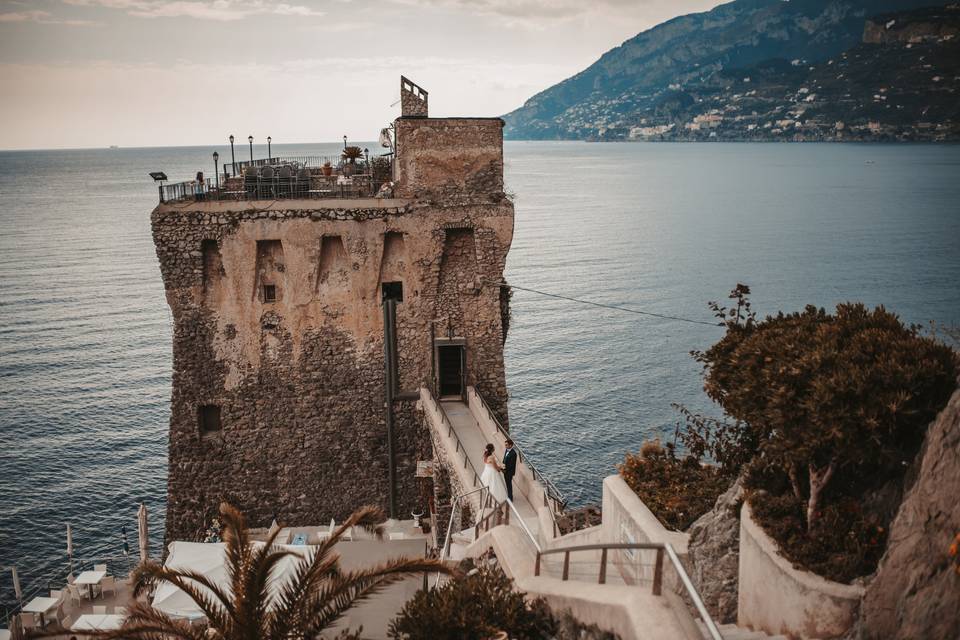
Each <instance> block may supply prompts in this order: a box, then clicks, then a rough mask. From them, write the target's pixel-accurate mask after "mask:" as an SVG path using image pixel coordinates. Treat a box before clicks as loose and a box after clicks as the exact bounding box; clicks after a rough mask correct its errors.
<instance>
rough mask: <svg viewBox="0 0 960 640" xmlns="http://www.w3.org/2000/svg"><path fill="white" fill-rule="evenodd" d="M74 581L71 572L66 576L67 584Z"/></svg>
mask: <svg viewBox="0 0 960 640" xmlns="http://www.w3.org/2000/svg"><path fill="white" fill-rule="evenodd" d="M76 581H77V579H76V578H74V577H73V574H72V573H71V574H70V575H68V576H67V584H73V583H74V582H76Z"/></svg>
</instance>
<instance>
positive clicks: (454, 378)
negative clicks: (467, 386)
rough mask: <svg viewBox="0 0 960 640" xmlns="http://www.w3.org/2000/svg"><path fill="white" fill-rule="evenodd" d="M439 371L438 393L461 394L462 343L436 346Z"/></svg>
mask: <svg viewBox="0 0 960 640" xmlns="http://www.w3.org/2000/svg"><path fill="white" fill-rule="evenodd" d="M437 351H438V354H437V355H438V359H439V361H440V362H439V365H440V366H439V373H440V395H441V396H462V395H463V369H464V366H463V365H464V362H463V360H464V354H463V346H462V345H446V346H440V347H438V348H437Z"/></svg>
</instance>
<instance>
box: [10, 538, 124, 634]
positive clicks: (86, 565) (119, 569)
mask: <svg viewBox="0 0 960 640" xmlns="http://www.w3.org/2000/svg"><path fill="white" fill-rule="evenodd" d="M139 562H140V554H139V553H138V552H134V553H131V554H130V555H125V556H124V555H118V556H97V557H95V558H86V559H80V558H74V559H73V560H72V561H70V562H66V561H65V562H64V567H63V573H60V572H57V573H56V574H55V575H51V574H50V573H47V574H46V575H45V576H44V577H41V578H40V580H39V581H33V582H32V583H31V586H29V587H26V588H25V589H23V591H22V595H23V598H22V599H21V601H19V602H17V603H16V604H14V605H13V606H5V607H4V608H3V622H4V623H5V624H4V626H5V627H6V628H8V629H9V628H10V625H11V623H12V619H13V617H14V616H16V615H19V614H20V613H21V610H22V609H23V605H24V604H25V603H27V602H30V601H31V600H33V599H34V598H36V597H37V596H42V595H49V593H50V592H51V591H53V590H60V589H62V588H63V587H64V586H65V585H66V584H67V580H68V577H69V576H70V575H72V574H74V573H81V572H83V571H87V570H89V569H93V568H94V566H95V565H97V564H106V565H108V566H107V569H108V570H109V572H110V575H114V576H117V577H122V576H129V575H130V572H131V571H133V568H134V567H136V566H137V564H138V563H139ZM9 569H10V568H9V567H0V570H6V571H9Z"/></svg>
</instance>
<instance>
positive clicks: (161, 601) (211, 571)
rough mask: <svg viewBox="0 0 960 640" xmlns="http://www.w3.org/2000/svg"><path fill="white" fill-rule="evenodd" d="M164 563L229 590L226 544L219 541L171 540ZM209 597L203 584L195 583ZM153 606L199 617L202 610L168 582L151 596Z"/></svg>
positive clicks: (183, 616)
mask: <svg viewBox="0 0 960 640" xmlns="http://www.w3.org/2000/svg"><path fill="white" fill-rule="evenodd" d="M167 549H168V550H169V553H168V555H167V561H166V562H164V566H166V567H167V568H170V569H189V570H191V571H196V572H197V573H200V574H202V575H204V576H205V577H206V578H207V579H208V580H210V581H211V582H212V583H214V584H216V585H218V586H219V587H220V588H221V589H223V590H224V591H226V592H227V593H230V582H229V580H228V579H227V567H226V545H225V544H224V543H222V542H214V543H205V542H171V543H170V545H169V546H168V547H167ZM197 588H198V589H200V590H202V591H205V592H207V593H208V595H210V596H211V597H212V596H213V594H211V593H209V591H208V590H207V589H206V588H205V587H201V586H199V585H198V586H197ZM152 604H153V608H154V609H157V610H159V611H162V612H164V613H166V614H168V615H171V616H175V617H178V618H201V617H203V611H201V610H200V607H198V606H197V603H195V602H194V601H193V600H192V599H191V598H190V597H189V596H188V595H187V594H185V593H184V592H183V591H181V590H180V589H178V588H177V587H175V586H173V585H172V584H170V583H169V582H161V583H160V584H159V585H157V590H156V592H155V593H154V596H153V603H152Z"/></svg>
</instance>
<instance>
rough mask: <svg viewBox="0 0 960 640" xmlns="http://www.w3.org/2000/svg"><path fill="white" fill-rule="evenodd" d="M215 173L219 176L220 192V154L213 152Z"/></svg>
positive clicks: (218, 188)
mask: <svg viewBox="0 0 960 640" xmlns="http://www.w3.org/2000/svg"><path fill="white" fill-rule="evenodd" d="M213 175H215V176H216V177H217V193H218V194H219V193H220V154H219V153H217V152H216V151H214V152H213Z"/></svg>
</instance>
